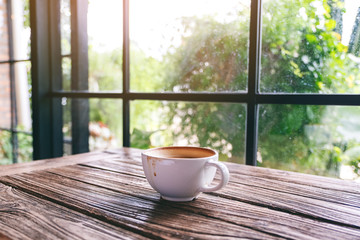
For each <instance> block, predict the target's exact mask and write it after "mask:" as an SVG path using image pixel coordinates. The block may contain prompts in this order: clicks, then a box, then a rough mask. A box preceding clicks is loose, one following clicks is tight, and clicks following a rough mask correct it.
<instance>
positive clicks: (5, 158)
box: [0, 131, 12, 165]
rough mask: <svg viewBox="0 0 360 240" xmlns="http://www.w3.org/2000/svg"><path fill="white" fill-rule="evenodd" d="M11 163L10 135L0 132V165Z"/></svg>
mask: <svg viewBox="0 0 360 240" xmlns="http://www.w3.org/2000/svg"><path fill="white" fill-rule="evenodd" d="M11 163H12V145H11V133H10V132H8V131H0V165H5V164H11Z"/></svg>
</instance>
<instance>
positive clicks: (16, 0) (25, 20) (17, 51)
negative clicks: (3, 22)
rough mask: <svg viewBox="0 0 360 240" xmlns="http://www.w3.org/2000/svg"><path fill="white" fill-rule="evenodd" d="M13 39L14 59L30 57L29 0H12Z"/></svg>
mask: <svg viewBox="0 0 360 240" xmlns="http://www.w3.org/2000/svg"><path fill="white" fill-rule="evenodd" d="M11 4H12V5H11V8H12V14H11V19H12V30H13V32H12V34H13V35H12V39H13V49H14V59H15V60H24V59H30V35H31V31H30V11H29V9H30V5H29V0H12V1H11Z"/></svg>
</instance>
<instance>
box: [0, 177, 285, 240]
mask: <svg viewBox="0 0 360 240" xmlns="http://www.w3.org/2000/svg"><path fill="white" fill-rule="evenodd" d="M0 181H1V182H4V183H6V184H9V185H12V186H13V187H17V188H21V186H23V185H24V183H25V182H26V185H27V186H26V191H29V192H30V193H31V194H34V195H38V196H41V197H44V198H46V199H48V200H51V201H53V202H56V203H58V204H62V205H64V206H65V207H68V208H71V209H74V210H76V211H79V212H83V213H85V214H87V215H89V216H92V217H95V218H98V219H100V220H103V221H107V222H109V223H111V224H113V225H116V226H120V227H123V228H126V229H131V230H132V231H134V232H142V233H143V234H144V235H146V236H149V237H154V238H163V237H166V238H180V237H181V238H201V239H231V238H233V239H236V238H257V239H278V238H279V237H278V236H276V235H275V236H274V235H271V234H267V233H263V232H260V231H255V230H253V229H251V228H247V227H244V226H238V225H236V224H233V223H229V222H225V221H214V220H213V219H211V218H207V217H205V216H203V215H199V214H196V213H191V212H184V211H182V210H181V209H180V208H177V207H176V205H175V206H172V207H171V206H169V205H167V204H164V202H166V201H160V200H159V198H157V199H158V202H153V201H149V200H147V199H143V198H139V197H135V196H133V195H128V194H124V193H121V192H118V191H111V190H109V189H106V188H103V187H98V186H95V185H92V184H87V183H83V182H80V181H76V180H73V179H69V178H65V177H62V176H58V175H55V174H52V173H45V172H41V174H38V173H27V174H20V175H14V176H6V177H1V179H0ZM118 187H119V188H120V187H121V186H118ZM21 190H23V189H22V188H21ZM24 190H25V189H24ZM142 194H143V195H147V196H151V195H153V196H154V197H155V196H157V193H154V192H153V191H151V190H150V189H148V191H147V192H143V193H142Z"/></svg>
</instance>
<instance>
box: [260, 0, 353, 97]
mask: <svg viewBox="0 0 360 240" xmlns="http://www.w3.org/2000/svg"><path fill="white" fill-rule="evenodd" d="M262 21H263V28H262V29H263V30H262V58H261V80H260V91H261V92H268V93H360V68H359V67H360V65H359V64H360V61H359V53H360V52H359V49H360V40H359V33H360V24H359V21H360V1H345V2H344V1H341V0H339V1H338V0H336V1H319V0H313V1H293V0H278V1H269V0H267V1H264V4H263V16H262Z"/></svg>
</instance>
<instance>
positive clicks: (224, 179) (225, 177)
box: [200, 160, 230, 192]
mask: <svg viewBox="0 0 360 240" xmlns="http://www.w3.org/2000/svg"><path fill="white" fill-rule="evenodd" d="M206 166H214V167H216V168H217V169H218V170H219V172H220V174H221V181H220V183H219V184H218V185H216V186H213V187H201V188H200V192H214V191H217V190H219V189H221V188H223V187H225V185H226V184H227V183H228V182H229V177H230V174H229V169H228V168H227V167H226V166H225V164H223V163H221V162H218V161H212V160H210V161H208V162H207V163H206V164H205V167H206Z"/></svg>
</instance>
